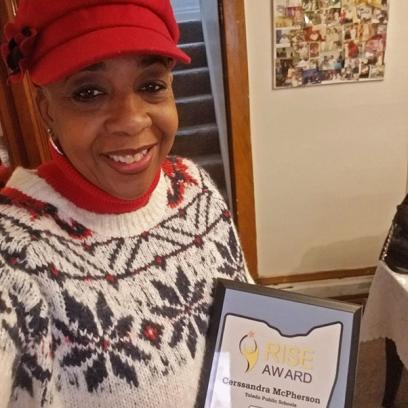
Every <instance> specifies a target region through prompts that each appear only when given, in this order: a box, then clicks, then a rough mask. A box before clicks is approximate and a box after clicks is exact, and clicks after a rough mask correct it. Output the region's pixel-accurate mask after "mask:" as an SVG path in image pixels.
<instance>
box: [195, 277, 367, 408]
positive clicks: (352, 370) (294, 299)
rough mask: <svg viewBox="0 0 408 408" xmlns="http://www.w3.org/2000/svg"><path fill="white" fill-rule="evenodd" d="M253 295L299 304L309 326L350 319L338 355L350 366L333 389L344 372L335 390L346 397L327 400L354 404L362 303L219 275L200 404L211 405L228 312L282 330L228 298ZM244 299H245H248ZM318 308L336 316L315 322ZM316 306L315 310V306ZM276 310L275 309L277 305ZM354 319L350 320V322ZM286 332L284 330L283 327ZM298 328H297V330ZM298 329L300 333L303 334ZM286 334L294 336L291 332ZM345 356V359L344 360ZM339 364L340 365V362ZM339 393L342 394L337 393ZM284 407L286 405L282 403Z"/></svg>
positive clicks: (345, 407)
mask: <svg viewBox="0 0 408 408" xmlns="http://www.w3.org/2000/svg"><path fill="white" fill-rule="evenodd" d="M245 294H249V295H250V296H249V298H248V296H244V295H245ZM253 296H255V297H256V298H257V300H258V301H259V302H261V303H264V304H265V306H268V303H270V304H272V299H273V303H274V305H275V307H276V304H278V305H279V303H280V301H283V303H282V306H284V305H285V304H286V305H288V303H287V302H290V303H291V304H292V306H294V307H295V308H299V311H301V312H302V313H304V314H305V315H306V316H309V319H310V322H311V324H310V330H312V329H314V328H318V327H321V326H325V325H329V324H331V323H339V322H342V316H343V317H344V318H347V319H348V321H349V324H348V325H347V326H348V329H345V330H343V326H342V331H341V337H340V348H339V355H338V360H339V361H340V360H341V362H342V363H343V364H344V365H345V366H346V367H347V369H346V370H340V369H339V368H337V374H336V381H335V384H334V386H333V390H336V387H337V384H338V380H339V376H343V377H344V376H345V378H343V387H342V389H340V390H339V389H337V390H336V392H337V393H340V394H343V393H344V401H343V402H342V404H341V405H339V403H338V402H337V403H336V401H332V400H331V398H332V395H333V390H332V394H331V396H330V402H329V403H328V404H327V408H351V407H352V403H353V394H354V384H355V374H356V366H357V356H358V344H359V330H360V322H361V315H362V307H361V306H359V305H354V304H349V303H346V302H341V301H337V300H331V299H323V298H316V297H312V296H306V295H302V294H298V293H293V292H290V291H284V290H279V289H273V288H268V287H262V286H257V285H250V284H246V283H240V282H234V281H229V280H225V279H218V280H217V285H216V291H215V301H214V308H213V313H212V318H211V322H210V328H209V337H208V344H207V353H206V364H205V369H204V374H203V377H204V385H205V388H204V391H205V392H204V394H205V395H203V397H202V401H201V404H200V406H202V407H204V408H210V407H211V398H212V393H213V387H214V381H215V372H216V368H217V364H218V354H219V350H220V346H221V342H222V338H223V335H224V333H223V331H224V322H225V318H226V317H227V316H228V315H237V316H240V317H244V318H247V319H251V320H254V321H262V322H265V323H267V324H268V325H269V326H270V327H273V328H275V329H277V330H279V332H281V328H280V327H279V326H278V325H275V324H274V322H273V319H267V320H265V317H264V316H263V317H261V316H259V314H258V313H257V312H256V311H254V310H252V307H251V304H250V303H247V304H245V309H246V311H245V312H244V313H242V310H237V309H242V307H241V306H239V307H236V306H231V304H229V305H228V304H227V303H228V300H229V299H230V298H231V297H235V298H236V299H240V297H242V298H243V297H246V299H245V300H246V301H247V300H248V299H250V298H252V299H255V298H254V297H253ZM245 300H243V301H245ZM308 308H310V309H311V310H310V311H308V310H307V309H308ZM316 308H319V309H320V308H323V309H326V310H330V311H333V312H334V314H336V318H335V319H332V320H331V319H330V318H328V319H327V321H326V322H322V321H321V318H320V321H319V322H316V324H314V323H313V313H314V312H315V311H316V310H317V309H316ZM312 309H313V310H312ZM275 310H276V309H275ZM350 320H351V324H350ZM282 331H283V332H285V330H282ZM295 332H296V331H295ZM302 333H303V334H307V332H306V331H304V330H303V332H302ZM302 333H301V332H298V333H297V334H302ZM287 337H291V336H290V335H288V336H287ZM346 339H348V340H347V341H348V344H349V350H348V352H347V353H346V354H345V353H344V352H342V348H343V342H344V341H346ZM343 360H344V361H343ZM338 367H339V366H338ZM337 395H339V394H337ZM257 405H259V404H257V403H256V402H254V404H253V405H249V406H257ZM260 406H261V407H262V408H264V407H265V408H269V407H270V408H272V407H273V406H276V407H278V405H268V404H265V403H264V404H263V405H260ZM297 407H298V408H301V407H302V405H297ZM217 408H235V407H233V406H228V407H227V406H225V407H224V406H222V407H221V406H217ZM282 408H283V407H282Z"/></svg>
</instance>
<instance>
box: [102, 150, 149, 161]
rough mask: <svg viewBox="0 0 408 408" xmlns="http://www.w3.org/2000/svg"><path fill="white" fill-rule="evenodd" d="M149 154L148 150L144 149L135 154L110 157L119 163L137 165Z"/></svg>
mask: <svg viewBox="0 0 408 408" xmlns="http://www.w3.org/2000/svg"><path fill="white" fill-rule="evenodd" d="M147 153H148V149H144V150H142V151H140V152H137V153H135V154H126V155H119V154H110V155H108V157H109V158H110V159H111V160H113V161H114V162H117V163H124V164H131V163H136V162H138V161H140V160H142V159H143V158H144V157H145V156H146V155H147Z"/></svg>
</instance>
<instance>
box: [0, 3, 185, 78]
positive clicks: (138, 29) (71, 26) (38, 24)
mask: <svg viewBox="0 0 408 408" xmlns="http://www.w3.org/2000/svg"><path fill="white" fill-rule="evenodd" d="M178 40H179V29H178V26H177V23H176V21H175V18H174V14H173V10H172V8H171V5H170V1H169V0H22V1H20V6H19V9H18V11H17V15H16V18H15V21H14V22H13V23H9V24H7V25H6V27H5V41H6V43H4V44H2V46H1V51H2V55H3V58H4V59H5V60H6V62H7V65H8V67H9V68H10V71H11V74H10V80H11V81H13V82H15V81H18V80H20V79H21V78H22V76H23V74H24V72H26V71H28V72H29V73H30V75H31V79H32V80H33V82H34V83H36V84H37V85H46V84H49V83H51V82H54V81H58V80H60V79H62V78H64V77H66V76H68V75H70V74H73V73H74V72H76V71H78V70H79V69H82V68H84V67H86V66H88V65H92V64H94V63H96V62H98V61H101V60H103V59H107V58H112V57H115V56H119V55H124V54H146V55H150V54H155V55H163V56H167V57H170V58H172V59H175V60H179V61H182V62H185V63H189V62H190V57H188V56H187V55H186V54H185V53H184V52H183V51H181V50H180V49H179V48H177V42H178Z"/></svg>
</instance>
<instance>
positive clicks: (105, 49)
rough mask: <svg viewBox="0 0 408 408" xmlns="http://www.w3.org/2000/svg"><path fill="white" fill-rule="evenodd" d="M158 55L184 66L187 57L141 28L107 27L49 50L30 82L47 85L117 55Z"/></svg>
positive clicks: (167, 40) (33, 72)
mask: <svg viewBox="0 0 408 408" xmlns="http://www.w3.org/2000/svg"><path fill="white" fill-rule="evenodd" d="M128 54H136V55H161V56H165V57H169V58H172V59H175V60H178V61H181V62H184V63H189V62H190V57H189V56H188V55H187V54H185V53H184V52H183V51H182V50H180V49H179V48H178V47H177V46H175V44H174V42H173V41H171V40H170V39H168V38H167V37H165V36H163V35H162V34H160V33H158V32H155V31H152V30H149V29H146V28H143V27H108V28H103V29H99V30H97V31H92V32H89V33H86V34H82V35H81V36H80V37H76V38H73V39H71V40H69V41H67V42H66V43H64V44H59V46H58V47H56V48H54V49H52V50H50V51H48V52H47V54H45V55H44V56H43V57H42V58H40V59H39V60H38V61H36V63H35V64H34V65H33V67H32V69H31V78H32V80H33V82H34V83H35V84H37V85H47V84H50V83H52V82H55V81H58V80H61V79H63V78H65V77H67V76H69V75H72V74H73V73H75V72H77V71H79V70H81V69H83V68H85V67H87V66H89V65H92V64H95V63H97V62H100V61H102V60H105V59H109V58H114V57H117V56H120V55H128Z"/></svg>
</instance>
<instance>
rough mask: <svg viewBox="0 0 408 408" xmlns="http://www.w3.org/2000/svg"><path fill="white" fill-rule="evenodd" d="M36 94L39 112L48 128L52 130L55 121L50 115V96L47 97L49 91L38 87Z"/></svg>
mask: <svg viewBox="0 0 408 408" xmlns="http://www.w3.org/2000/svg"><path fill="white" fill-rule="evenodd" d="M35 92H36V95H35V101H36V103H37V107H38V111H39V112H40V115H41V118H42V120H43V122H44V125H45V127H46V128H52V124H53V122H54V120H53V118H52V115H51V113H50V101H49V95H47V90H46V89H44V88H41V87H39V86H36V87H35Z"/></svg>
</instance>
